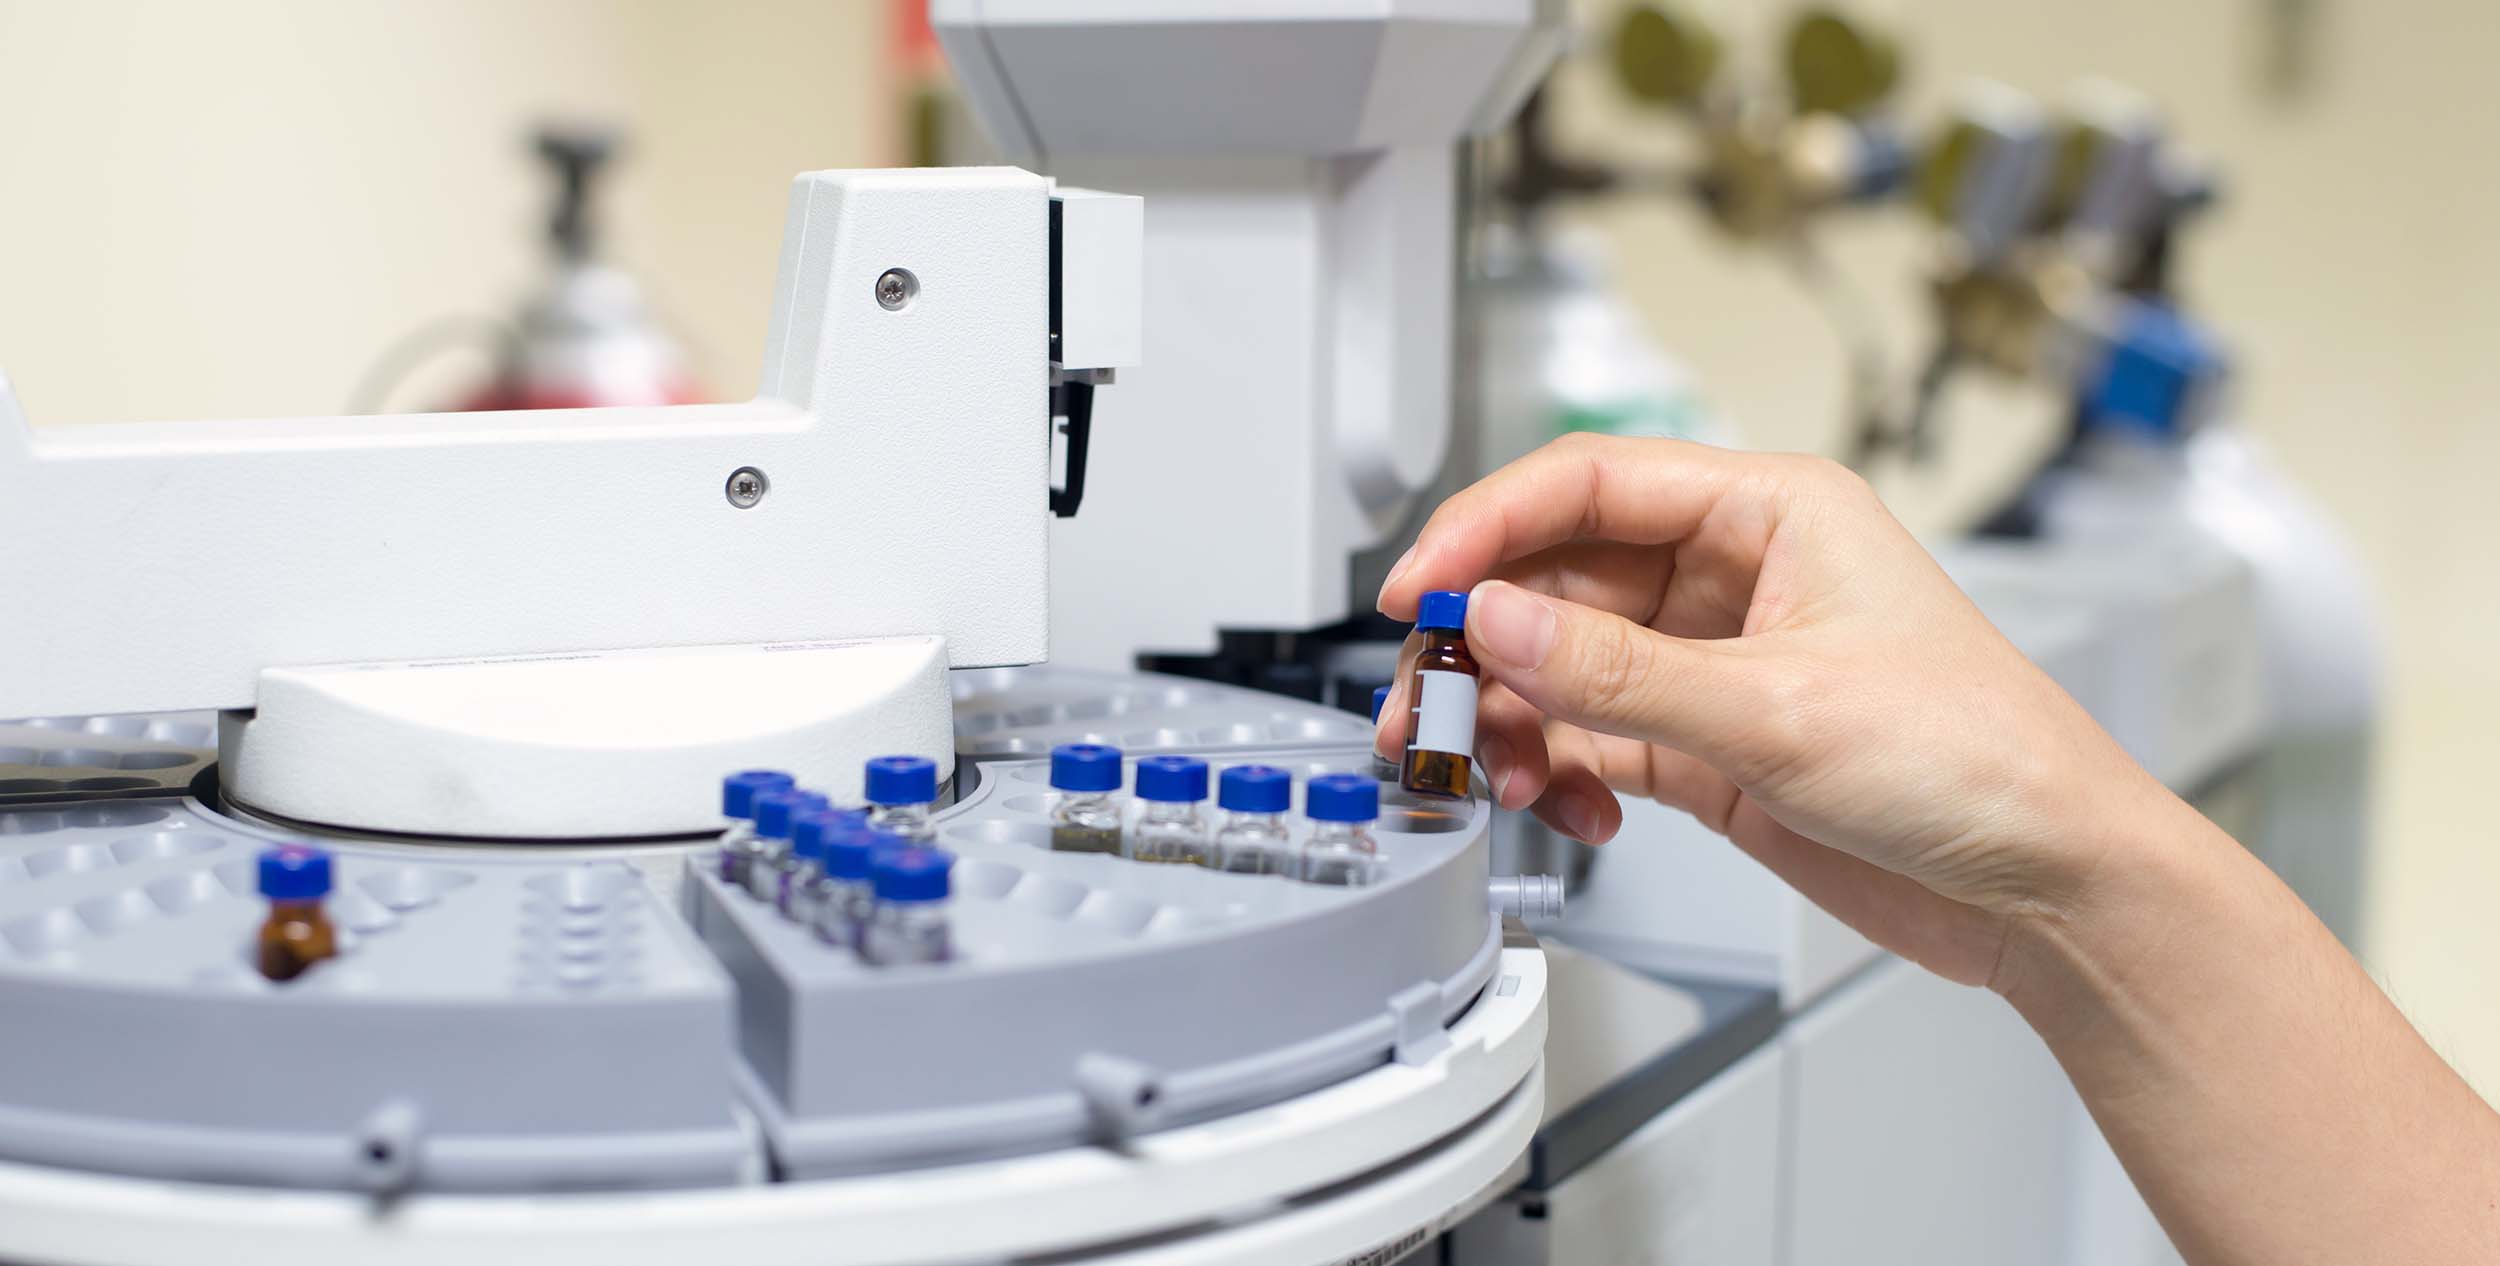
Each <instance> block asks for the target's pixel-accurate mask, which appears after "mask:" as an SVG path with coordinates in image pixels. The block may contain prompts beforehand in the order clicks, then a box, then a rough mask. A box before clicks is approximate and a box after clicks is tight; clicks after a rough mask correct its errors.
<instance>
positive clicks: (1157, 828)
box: [1128, 756, 1215, 866]
mask: <svg viewBox="0 0 2500 1266" xmlns="http://www.w3.org/2000/svg"><path fill="white" fill-rule="evenodd" d="M1137 801H1138V803H1139V805H1141V806H1142V808H1143V811H1142V812H1141V813H1140V814H1139V815H1138V819H1137V825H1136V827H1135V828H1134V829H1133V830H1131V831H1130V832H1129V847H1128V855H1129V857H1130V858H1131V859H1133V860H1136V861H1141V862H1162V863H1167V864H1181V865H1189V866H1207V865H1213V864H1214V860H1215V851H1214V848H1213V847H1212V845H1211V844H1210V842H1209V841H1208V838H1207V820H1206V818H1205V817H1204V816H1203V815H1202V814H1200V813H1199V811H1198V806H1200V805H1202V804H1205V803H1206V801H1207V763H1206V762H1205V761H1203V760H1200V759H1198V758H1197V757H1195V756H1148V757H1145V758H1143V759H1140V760H1139V761H1138V762H1137Z"/></svg>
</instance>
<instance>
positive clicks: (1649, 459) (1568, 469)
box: [1380, 436, 1790, 619]
mask: <svg viewBox="0 0 2500 1266" xmlns="http://www.w3.org/2000/svg"><path fill="white" fill-rule="evenodd" d="M1786 460H1790V459H1782V458H1768V457H1761V456H1757V455H1750V454H1735V453H1729V452H1727V451H1724V450H1721V449H1715V448H1711V447H1709V446H1707V445H1703V444H1692V443H1686V442H1684V441H1680V440H1661V439H1624V438H1618V437H1604V436H1573V437H1566V438H1565V439H1563V440H1559V441H1556V442H1555V443H1552V444H1548V445H1546V446H1545V447H1543V448H1540V449H1538V450H1537V451H1535V452H1533V453H1530V454H1529V455H1527V456H1526V457H1523V458H1521V459H1519V460H1518V461H1515V462H1512V463H1511V464H1509V465H1508V466H1504V467H1503V468H1502V469H1500V470H1498V471H1495V472H1494V473H1493V474H1491V475H1489V476H1486V477H1485V478H1484V479H1482V480H1480V481H1478V482H1477V483H1476V484H1474V485H1473V486H1471V487H1469V488H1467V489H1465V490H1464V491H1461V492H1460V493H1458V495H1456V496H1454V497H1451V498H1450V499H1449V500H1448V501H1445V502H1443V503H1442V504H1441V507H1440V508H1439V509H1438V510H1435V511H1434V512H1433V515H1432V518H1431V519H1430V520H1429V521H1427V522H1426V523H1425V524H1424V528H1423V531H1422V532H1421V533H1420V534H1418V536H1417V537H1416V540H1415V547H1414V548H1413V549H1411V550H1409V551H1407V554H1406V556H1405V557H1404V558H1401V559H1399V560H1398V563H1397V565H1396V566H1394V567H1392V568H1391V569H1390V571H1389V579H1388V581H1387V583H1385V584H1384V585H1382V586H1381V590H1380V610H1381V611H1382V613H1384V614H1386V615H1389V616H1392V617H1394V618H1398V619H1407V618H1411V617H1412V616H1413V614H1414V611H1415V604H1416V600H1417V599H1419V598H1420V597H1422V596H1423V594H1424V593H1426V592H1427V591H1429V590H1433V589H1464V588H1466V587H1468V586H1470V585H1473V584H1474V583H1476V582H1477V581H1479V580H1482V579H1483V578H1485V577H1486V576H1488V575H1491V574H1493V570H1494V568H1495V567H1497V566H1499V565H1500V564H1502V563H1505V562H1509V561H1511V560H1514V559H1519V558H1525V557H1527V556H1528V555H1531V554H1534V553H1536V552H1537V551H1539V550H1542V549H1545V548H1547V547H1549V546H1553V545H1559V544H1561V543H1563V542H1565V541H1570V540H1577V539H1582V538H1594V539H1598V540H1606V541H1620V542H1624V543H1628V544H1635V545H1665V544H1672V543H1674V542H1676V541H1680V540H1683V539H1684V538H1686V537H1689V536H1691V535H1693V534H1694V533H1695V532H1696V531H1697V530H1698V529H1699V528H1700V527H1701V525H1702V523H1703V521H1704V520H1705V519H1707V518H1708V517H1709V516H1710V515H1711V513H1712V512H1713V510H1714V509H1716V508H1717V507H1718V506H1719V504H1720V502H1721V500H1722V499H1723V498H1726V497H1729V496H1730V495H1731V494H1735V493H1738V492H1740V491H1751V490H1756V489H1761V488H1764V487H1766V486H1767V485H1765V484H1763V483H1762V482H1760V481H1748V480H1747V478H1746V475H1747V472H1748V471H1749V470H1752V469H1758V468H1759V467H1761V466H1762V465H1763V464H1765V463H1772V462H1780V461H1786Z"/></svg>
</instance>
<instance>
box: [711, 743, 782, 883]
mask: <svg viewBox="0 0 2500 1266" xmlns="http://www.w3.org/2000/svg"><path fill="white" fill-rule="evenodd" d="M797 786H798V781H797V780H796V779H794V778H792V777H790V775H788V774H785V773H782V772H781V771H780V770H777V769H749V770H744V771H742V772H739V773H735V774H731V775H729V776H728V777H726V778H723V779H721V780H720V811H721V817H722V819H723V824H722V830H721V835H720V879H721V882H722V883H725V884H735V885H737V886H738V887H741V888H744V887H746V886H747V864H748V863H749V862H751V861H753V860H754V859H755V798H756V797H757V796H759V795H762V794H763V793H765V792H767V791H790V790H793V789H795V788H796V787H797Z"/></svg>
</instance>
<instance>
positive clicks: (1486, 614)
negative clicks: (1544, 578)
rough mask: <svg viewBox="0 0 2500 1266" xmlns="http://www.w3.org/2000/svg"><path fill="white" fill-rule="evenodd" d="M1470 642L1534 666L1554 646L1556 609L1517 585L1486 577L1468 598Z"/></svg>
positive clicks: (1523, 665)
mask: <svg viewBox="0 0 2500 1266" xmlns="http://www.w3.org/2000/svg"><path fill="white" fill-rule="evenodd" d="M1467 644H1468V645H1469V646H1470V647H1471V648H1473V649H1475V650H1477V651H1481V652H1484V653H1486V654H1489V655H1491V656H1492V657H1493V658H1495V659H1498V660H1500V661H1502V662H1503V663H1506V664H1511V665H1515V666H1517V667H1520V668H1535V667H1537V666H1538V665H1541V664H1543V663H1544V662H1545V655H1546V653H1547V652H1548V651H1551V650H1553V649H1554V609H1553V608H1552V607H1549V606H1547V605H1545V602H1544V601H1543V600H1542V599H1540V598H1538V597H1537V596H1536V595H1534V594H1531V593H1529V592H1528V591H1527V590H1525V589H1522V588H1520V587H1519V586H1517V585H1509V584H1504V583H1502V582H1500V581H1497V580H1496V581H1486V582H1485V583H1483V584H1481V585H1478V586H1476V592H1475V596H1474V597H1472V598H1469V599H1468V600H1467Z"/></svg>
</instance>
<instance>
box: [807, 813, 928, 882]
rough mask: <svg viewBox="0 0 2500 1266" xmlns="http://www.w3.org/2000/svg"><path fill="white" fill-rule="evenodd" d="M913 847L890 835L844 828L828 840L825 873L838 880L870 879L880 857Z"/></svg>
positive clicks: (831, 834)
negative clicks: (880, 855) (879, 855)
mask: <svg viewBox="0 0 2500 1266" xmlns="http://www.w3.org/2000/svg"><path fill="white" fill-rule="evenodd" d="M910 847H911V841H909V840H906V839H904V838H903V837H902V836H899V835H896V834H894V833H893V832H891V831H871V830H869V829H868V828H866V827H864V826H855V827H844V828H843V829H841V830H839V831H835V832H832V833H830V834H828V835H826V836H825V856H824V863H825V873H826V874H828V875H831V876H833V877H834V878H836V879H852V880H859V879H867V878H869V877H870V876H871V875H872V874H873V873H874V872H875V870H876V861H877V854H879V853H899V852H901V851H903V850H905V849H907V848H910Z"/></svg>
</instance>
